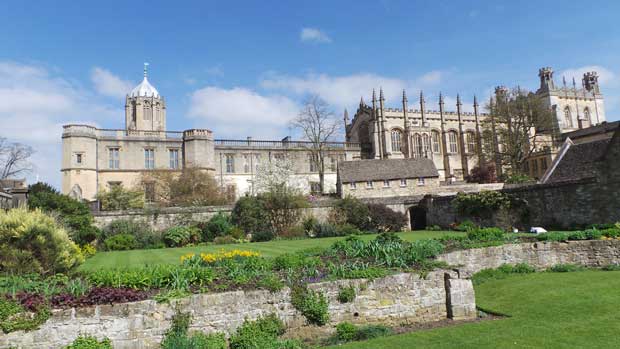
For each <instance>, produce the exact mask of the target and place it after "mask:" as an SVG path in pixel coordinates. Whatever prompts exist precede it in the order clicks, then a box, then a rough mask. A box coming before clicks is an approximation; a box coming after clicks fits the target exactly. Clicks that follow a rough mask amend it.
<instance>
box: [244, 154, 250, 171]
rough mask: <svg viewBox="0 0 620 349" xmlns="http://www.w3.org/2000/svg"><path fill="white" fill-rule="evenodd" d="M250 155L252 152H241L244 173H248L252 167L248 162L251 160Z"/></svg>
mask: <svg viewBox="0 0 620 349" xmlns="http://www.w3.org/2000/svg"><path fill="white" fill-rule="evenodd" d="M251 156H252V154H243V172H244V173H250V168H251V167H252V164H250V162H251V161H252V159H251Z"/></svg>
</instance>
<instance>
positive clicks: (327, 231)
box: [313, 223, 340, 238]
mask: <svg viewBox="0 0 620 349" xmlns="http://www.w3.org/2000/svg"><path fill="white" fill-rule="evenodd" d="M313 236H314V237H316V238H327V237H333V236H340V232H339V231H338V229H337V228H336V227H335V226H333V225H331V224H329V223H317V224H315V225H314V228H313Z"/></svg>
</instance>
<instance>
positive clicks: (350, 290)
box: [338, 286, 355, 303]
mask: <svg viewBox="0 0 620 349" xmlns="http://www.w3.org/2000/svg"><path fill="white" fill-rule="evenodd" d="M354 300H355V287H353V286H348V287H343V288H340V290H339V291H338V302H340V303H351V302H353V301H354Z"/></svg>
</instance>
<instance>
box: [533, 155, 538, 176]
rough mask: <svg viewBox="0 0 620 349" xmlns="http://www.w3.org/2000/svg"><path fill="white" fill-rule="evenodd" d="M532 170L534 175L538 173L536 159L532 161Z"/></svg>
mask: <svg viewBox="0 0 620 349" xmlns="http://www.w3.org/2000/svg"><path fill="white" fill-rule="evenodd" d="M532 172H533V173H534V176H537V175H538V161H536V159H534V160H533V161H532Z"/></svg>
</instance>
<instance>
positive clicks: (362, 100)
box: [360, 96, 365, 107]
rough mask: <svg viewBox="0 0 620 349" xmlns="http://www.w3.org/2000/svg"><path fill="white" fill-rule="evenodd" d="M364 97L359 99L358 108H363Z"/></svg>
mask: <svg viewBox="0 0 620 349" xmlns="http://www.w3.org/2000/svg"><path fill="white" fill-rule="evenodd" d="M364 104H365V103H364V96H361V97H360V107H362V106H364Z"/></svg>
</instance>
